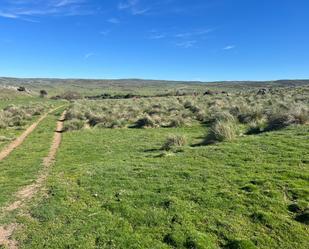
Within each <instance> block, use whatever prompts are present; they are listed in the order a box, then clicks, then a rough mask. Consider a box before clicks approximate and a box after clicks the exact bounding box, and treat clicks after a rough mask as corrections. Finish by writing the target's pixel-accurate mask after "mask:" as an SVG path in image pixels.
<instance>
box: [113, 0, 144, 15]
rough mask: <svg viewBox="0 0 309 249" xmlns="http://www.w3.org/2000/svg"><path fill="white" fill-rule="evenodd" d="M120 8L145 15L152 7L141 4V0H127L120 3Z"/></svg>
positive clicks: (133, 13)
mask: <svg viewBox="0 0 309 249" xmlns="http://www.w3.org/2000/svg"><path fill="white" fill-rule="evenodd" d="M118 10H120V11H124V10H126V11H129V13H131V14H132V15H143V14H146V13H147V12H148V11H149V10H150V7H145V6H141V4H140V1H139V0H125V1H122V2H119V3H118Z"/></svg>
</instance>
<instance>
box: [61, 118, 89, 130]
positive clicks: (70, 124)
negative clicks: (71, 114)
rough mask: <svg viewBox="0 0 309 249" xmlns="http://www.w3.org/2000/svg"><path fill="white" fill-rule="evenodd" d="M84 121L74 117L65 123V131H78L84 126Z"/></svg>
mask: <svg viewBox="0 0 309 249" xmlns="http://www.w3.org/2000/svg"><path fill="white" fill-rule="evenodd" d="M84 125H85V124H84V122H83V121H82V120H78V119H72V120H69V121H66V122H65V123H64V128H63V129H64V131H78V130H81V129H82V128H83V127H84Z"/></svg>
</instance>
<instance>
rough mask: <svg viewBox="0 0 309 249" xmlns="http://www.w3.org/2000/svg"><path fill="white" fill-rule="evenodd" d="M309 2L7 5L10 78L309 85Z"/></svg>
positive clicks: (1, 30) (4, 57)
mask: <svg viewBox="0 0 309 249" xmlns="http://www.w3.org/2000/svg"><path fill="white" fill-rule="evenodd" d="M308 13H309V1H308V0H152V1H150V0H100V1H99V0H0V76H16V77H60V78H147V79H170V80H203V81H215V80H273V79H287V78H289V79H296V78H298V79H304V78H309V17H308Z"/></svg>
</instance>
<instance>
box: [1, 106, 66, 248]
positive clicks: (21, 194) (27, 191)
mask: <svg viewBox="0 0 309 249" xmlns="http://www.w3.org/2000/svg"><path fill="white" fill-rule="evenodd" d="M53 111H55V109H54V110H52V111H50V112H49V113H51V112H53ZM65 114H66V112H63V114H62V115H61V118H60V119H59V120H58V122H57V127H56V130H55V134H54V138H53V142H52V144H51V147H50V150H49V154H48V155H47V157H45V158H44V159H43V166H44V167H43V169H42V170H41V172H40V173H39V176H38V178H37V179H36V180H35V182H34V183H33V184H31V185H28V186H26V187H24V188H22V189H20V190H19V191H18V192H17V193H16V201H14V202H13V203H10V204H9V205H8V206H6V207H4V208H3V213H4V214H7V213H9V212H12V211H14V210H16V209H19V208H22V207H23V205H24V204H25V203H26V202H27V201H29V200H30V199H31V198H33V196H34V195H35V194H36V193H37V192H38V191H39V190H40V188H41V187H42V185H43V183H44V182H45V180H46V178H47V176H48V168H49V167H50V166H51V165H52V163H53V161H54V160H55V157H56V153H57V150H58V148H59V146H60V143H61V138H62V131H63V122H64V118H65ZM47 115H48V114H45V115H44V116H42V117H41V118H40V119H39V120H38V121H37V122H36V123H35V124H33V125H32V126H30V127H29V128H28V129H27V130H26V131H25V132H24V133H23V134H22V136H23V138H22V140H20V139H16V140H18V141H17V142H16V144H18V143H19V144H18V145H16V144H15V145H14V146H13V145H11V146H10V145H9V146H8V147H9V148H11V151H13V150H14V148H16V147H18V146H19V145H20V144H21V143H22V142H23V141H24V140H25V138H26V137H27V136H28V135H29V134H30V133H31V132H32V131H33V130H34V129H35V127H36V126H37V125H38V124H39V123H40V122H41V121H42V120H43V119H44V118H45V117H46V116H47ZM27 131H28V132H27ZM16 140H15V141H16ZM15 141H14V142H15ZM14 142H13V143H14ZM7 151H9V150H7ZM11 151H10V152H11ZM10 152H7V153H8V154H6V156H8V155H9V154H10ZM1 155H2V154H1ZM3 155H5V154H4V153H3ZM0 161H1V157H0ZM16 228H17V224H15V223H12V224H9V225H7V226H2V227H1V226H0V246H1V245H4V246H6V247H8V248H9V249H16V248H18V246H17V242H16V241H14V240H12V239H11V237H12V234H13V232H14V231H15V229H16Z"/></svg>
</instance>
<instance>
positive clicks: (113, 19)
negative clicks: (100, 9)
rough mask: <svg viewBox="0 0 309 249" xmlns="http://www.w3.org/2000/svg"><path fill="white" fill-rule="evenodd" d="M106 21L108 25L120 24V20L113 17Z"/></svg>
mask: <svg viewBox="0 0 309 249" xmlns="http://www.w3.org/2000/svg"><path fill="white" fill-rule="evenodd" d="M107 21H108V22H109V23H112V24H119V23H120V20H119V19H118V18H115V17H112V18H109V19H108V20H107Z"/></svg>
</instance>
